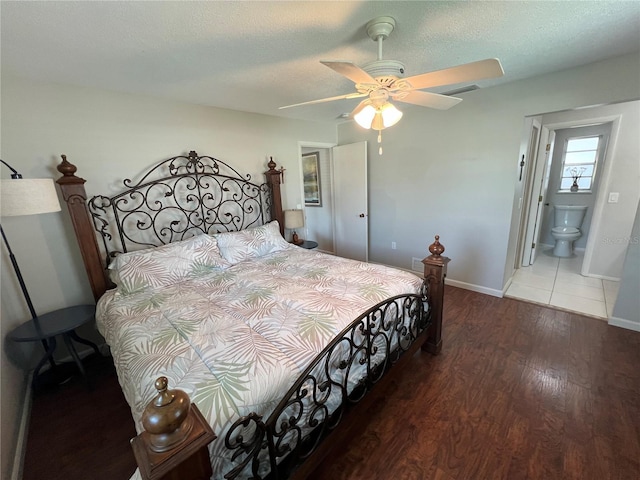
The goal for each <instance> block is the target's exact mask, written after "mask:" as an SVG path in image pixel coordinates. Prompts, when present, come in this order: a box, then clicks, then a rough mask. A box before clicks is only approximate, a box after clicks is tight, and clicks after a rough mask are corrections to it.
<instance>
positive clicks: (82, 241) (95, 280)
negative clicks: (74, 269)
mask: <svg viewBox="0 0 640 480" xmlns="http://www.w3.org/2000/svg"><path fill="white" fill-rule="evenodd" d="M57 168H58V171H59V172H60V173H61V174H62V175H63V176H62V177H60V178H59V179H58V180H56V182H57V183H58V185H60V190H61V191H62V198H63V199H64V201H65V202H66V204H67V208H68V209H69V214H70V215H71V222H72V223H73V228H74V230H75V231H76V238H77V239H78V246H79V247H80V252H81V253H82V260H83V261H84V265H85V269H86V271H87V275H88V276H89V283H90V284H91V290H92V291H93V297H94V298H95V299H96V300H98V299H99V298H100V297H101V296H102V294H103V293H104V292H105V291H106V290H107V288H108V285H109V281H108V279H107V276H106V272H105V269H104V267H103V263H102V258H101V255H100V249H99V248H98V242H97V241H96V235H95V231H94V229H93V224H92V222H91V216H90V215H89V210H88V209H87V192H86V191H85V189H84V183H85V179H84V178H80V177H76V175H75V173H76V170H78V169H77V168H76V166H75V165H73V164H71V163H69V162H68V161H67V156H66V155H62V162H61V163H60V165H58V167H57Z"/></svg>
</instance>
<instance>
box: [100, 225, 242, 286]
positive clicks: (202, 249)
mask: <svg viewBox="0 0 640 480" xmlns="http://www.w3.org/2000/svg"><path fill="white" fill-rule="evenodd" d="M230 266H231V264H230V263H228V262H227V261H226V260H225V259H224V258H222V257H221V256H220V251H219V250H218V244H217V241H216V239H215V238H214V237H211V236H209V235H205V234H202V235H197V236H195V237H191V238H188V239H186V240H181V241H179V242H174V243H169V244H167V245H162V246H160V247H155V248H147V249H145V250H138V251H135V252H128V253H123V254H120V255H118V256H117V257H116V258H115V259H114V260H113V262H111V264H110V265H109V270H111V279H112V280H113V282H114V283H115V284H116V285H117V286H118V290H119V291H120V292H121V293H124V294H129V293H134V292H138V291H141V290H145V289H147V288H157V287H162V286H167V285H173V284H175V283H178V282H182V281H184V280H187V279H190V278H196V277H199V276H202V275H205V274H207V273H210V272H211V271H215V270H224V269H225V268H228V267H230Z"/></svg>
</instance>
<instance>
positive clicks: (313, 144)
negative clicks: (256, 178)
mask: <svg viewBox="0 0 640 480" xmlns="http://www.w3.org/2000/svg"><path fill="white" fill-rule="evenodd" d="M337 145H338V144H337V143H325V142H305V141H299V142H298V184H299V185H300V192H299V195H300V209H301V210H302V212H303V214H304V221H305V227H304V238H307V237H308V235H309V231H308V229H307V212H306V207H305V206H304V179H303V178H302V149H303V148H322V149H323V150H326V151H327V154H328V155H329V164H330V165H331V175H333V147H335V146H337ZM329 194H330V196H331V217H333V213H334V212H333V208H334V206H335V202H334V198H333V182H331V189H330V191H329ZM296 206H297V205H296ZM331 245H332V247H331V248H332V250H333V251H334V252H335V251H336V231H335V227H333V228H332V229H331Z"/></svg>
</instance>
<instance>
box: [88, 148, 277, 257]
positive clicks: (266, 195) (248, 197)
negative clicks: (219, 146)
mask: <svg viewBox="0 0 640 480" xmlns="http://www.w3.org/2000/svg"><path fill="white" fill-rule="evenodd" d="M123 184H124V186H125V187H126V188H127V190H125V191H123V192H122V193H119V194H117V195H114V196H112V197H106V196H104V195H97V196H95V197H93V198H91V199H90V200H89V203H88V206H89V212H91V216H92V219H93V224H94V227H95V229H96V231H97V232H98V234H99V235H100V238H101V239H102V243H103V247H104V250H105V252H106V253H107V256H108V257H109V256H112V255H114V254H116V253H122V252H127V251H131V250H139V249H141V248H147V247H155V246H159V245H164V244H167V243H171V242H175V241H177V240H182V239H184V238H188V237H190V236H193V234H194V230H199V231H201V232H204V233H209V234H213V233H221V232H229V231H238V230H244V229H245V228H249V227H252V226H258V225H262V224H264V223H266V222H268V221H269V220H271V211H270V209H271V204H272V201H271V189H270V188H269V187H268V185H267V184H266V183H263V184H261V185H258V184H255V183H252V182H251V176H250V175H247V176H246V177H243V176H242V175H241V174H240V173H238V171H237V170H235V169H234V168H233V167H231V166H229V165H228V164H226V163H224V162H222V161H221V160H218V159H216V158H213V157H209V156H198V154H197V153H196V152H194V151H191V152H189V155H188V156H177V157H173V158H169V159H167V160H164V161H162V162H160V163H159V164H157V165H156V166H154V167H153V168H152V169H151V170H149V171H148V172H147V173H146V174H144V175H143V176H142V178H141V179H140V181H138V182H137V183H133V182H132V181H131V180H129V179H126V180H124V182H123ZM107 260H109V258H107Z"/></svg>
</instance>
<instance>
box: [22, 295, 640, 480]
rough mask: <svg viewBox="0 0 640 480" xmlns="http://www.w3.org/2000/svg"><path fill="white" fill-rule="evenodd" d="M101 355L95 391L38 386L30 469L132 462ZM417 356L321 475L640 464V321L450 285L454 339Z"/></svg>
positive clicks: (125, 467) (80, 477) (588, 472)
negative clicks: (639, 327)
mask: <svg viewBox="0 0 640 480" xmlns="http://www.w3.org/2000/svg"><path fill="white" fill-rule="evenodd" d="M97 364H98V367H97V368H95V369H94V372H96V371H97V373H95V379H96V385H97V386H96V388H95V389H94V390H93V391H91V392H88V391H87V390H86V389H85V388H84V387H83V386H82V384H79V383H77V382H70V384H68V385H66V386H64V387H61V388H60V389H59V390H58V391H56V392H48V393H41V394H39V395H37V396H36V397H35V399H34V404H33V413H32V420H31V426H30V431H29V439H28V447H27V454H26V460H25V462H26V464H25V470H24V480H36V479H37V480H41V479H50V480H56V479H64V480H76V479H77V480H86V479H89V478H91V479H95V480H101V479H105V480H106V479H109V480H120V479H123V480H126V479H128V478H129V476H130V475H131V473H132V471H133V469H134V468H135V465H134V459H133V454H132V452H131V450H130V447H129V443H128V441H129V438H130V437H131V436H133V435H134V429H133V422H132V421H131V418H130V412H129V409H128V407H127V405H126V404H125V402H124V399H123V397H122V393H121V392H120V388H119V385H118V382H117V380H116V379H115V376H114V375H113V373H112V371H111V370H110V369H109V368H106V367H105V366H104V362H97ZM100 365H102V366H100ZM409 367H410V368H408V369H406V371H405V372H404V373H403V375H402V376H401V377H399V378H397V379H396V380H394V381H393V382H391V384H390V385H389V386H388V388H386V389H385V391H384V392H381V393H382V394H383V395H382V396H381V398H380V400H379V401H378V402H376V403H375V404H374V406H373V407H372V408H371V409H370V410H369V411H368V412H367V414H368V415H369V417H370V420H369V422H368V424H367V425H366V427H365V428H364V429H363V431H362V432H361V433H360V434H359V435H358V436H357V437H355V438H354V441H353V443H352V445H351V446H350V447H349V448H348V449H347V450H346V451H344V453H343V454H341V455H340V456H338V457H333V458H331V459H330V460H329V461H326V462H325V463H324V464H323V466H322V467H321V469H320V470H319V471H317V472H316V475H314V478H315V479H316V480H321V479H331V480H333V479H364V478H368V479H380V480H388V479H403V480H404V479H424V480H429V479H433V480H436V479H437V480H483V479H490V480H500V479H505V480H520V479H541V480H542V479H544V480H553V479H563V480H565V479H576V480H578V479H579V480H590V479H593V480H607V479H612V480H613V479H616V480H617V479H620V480H622V479H630V480H631V479H633V480H637V479H639V478H640V334H639V333H634V332H631V331H628V330H623V329H619V328H615V327H610V326H608V325H607V324H606V323H605V322H603V321H600V320H596V319H592V318H587V317H583V316H580V315H574V314H570V313H567V312H561V311H556V310H553V309H550V308H546V307H541V306H536V305H532V304H528V303H524V302H520V301H517V300H512V299H498V298H494V297H489V296H486V295H481V294H478V293H473V292H469V291H466V290H461V289H457V288H453V287H447V290H446V304H445V330H444V348H443V351H442V353H441V354H440V355H439V356H437V357H433V356H431V355H428V354H422V353H418V354H417V355H416V356H415V357H413V358H412V359H411V361H410V365H409Z"/></svg>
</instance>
